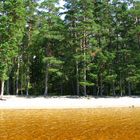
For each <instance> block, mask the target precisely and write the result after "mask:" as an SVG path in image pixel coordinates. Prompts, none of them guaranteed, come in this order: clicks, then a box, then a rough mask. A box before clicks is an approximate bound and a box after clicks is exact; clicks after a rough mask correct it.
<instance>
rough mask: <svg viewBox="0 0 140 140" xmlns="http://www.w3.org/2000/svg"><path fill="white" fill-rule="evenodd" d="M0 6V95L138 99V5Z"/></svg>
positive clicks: (35, 0) (73, 0) (55, 0)
mask: <svg viewBox="0 0 140 140" xmlns="http://www.w3.org/2000/svg"><path fill="white" fill-rule="evenodd" d="M64 2H65V4H64V5H63V6H62V5H60V4H59V0H16V1H15V0H2V1H0V85H1V86H0V89H1V90H0V91H1V96H3V93H4V94H11V95H15V94H16V95H45V96H47V95H78V96H79V95H84V96H86V95H94V96H95V95H97V96H98V95H100V96H102V95H105V96H106V95H107V96H108V95H110V96H111V95H113V96H115V95H117V96H124V95H139V94H140V87H139V85H140V2H139V1H135V0H125V1H122V0H110V1H108V0H104V1H102V0H96V1H93V0H86V1H85V0H64Z"/></svg>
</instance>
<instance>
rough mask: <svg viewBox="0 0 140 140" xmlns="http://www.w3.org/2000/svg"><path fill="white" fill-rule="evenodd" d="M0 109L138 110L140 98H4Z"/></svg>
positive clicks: (0, 101) (0, 103) (0, 102)
mask: <svg viewBox="0 0 140 140" xmlns="http://www.w3.org/2000/svg"><path fill="white" fill-rule="evenodd" d="M3 98H4V99H6V100H0V109H88V108H89V109H94V108H124V107H125V108H134V107H135V108H138V107H140V97H108V98H107V97H101V98H95V97H79V98H78V97H74V96H62V97H55V96H54V97H20V96H3Z"/></svg>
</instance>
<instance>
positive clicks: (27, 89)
mask: <svg viewBox="0 0 140 140" xmlns="http://www.w3.org/2000/svg"><path fill="white" fill-rule="evenodd" d="M27 67H28V68H27V76H26V96H28V95H29V71H30V70H29V66H27Z"/></svg>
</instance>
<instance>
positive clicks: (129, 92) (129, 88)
mask: <svg viewBox="0 0 140 140" xmlns="http://www.w3.org/2000/svg"><path fill="white" fill-rule="evenodd" d="M128 95H129V96H131V84H130V82H128Z"/></svg>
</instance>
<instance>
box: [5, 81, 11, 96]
mask: <svg viewBox="0 0 140 140" xmlns="http://www.w3.org/2000/svg"><path fill="white" fill-rule="evenodd" d="M9 86H10V84H9V79H8V80H7V82H6V90H7V91H6V92H7V95H10V92H9V89H10V87H9Z"/></svg>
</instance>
